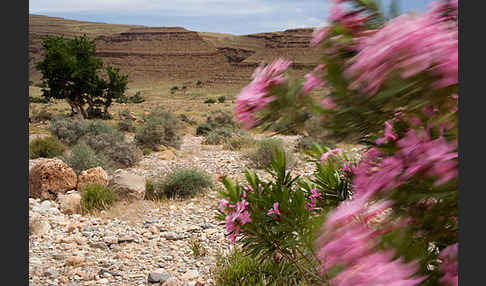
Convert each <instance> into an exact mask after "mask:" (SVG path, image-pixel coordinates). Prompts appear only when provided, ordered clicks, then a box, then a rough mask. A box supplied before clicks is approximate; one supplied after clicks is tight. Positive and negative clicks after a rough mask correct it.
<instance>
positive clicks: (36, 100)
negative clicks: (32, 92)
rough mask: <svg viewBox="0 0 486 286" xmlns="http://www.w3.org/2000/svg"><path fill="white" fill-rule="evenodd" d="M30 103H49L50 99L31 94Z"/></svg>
mask: <svg viewBox="0 0 486 286" xmlns="http://www.w3.org/2000/svg"><path fill="white" fill-rule="evenodd" d="M29 102H30V103H49V102H50V100H49V98H47V97H33V96H29Z"/></svg>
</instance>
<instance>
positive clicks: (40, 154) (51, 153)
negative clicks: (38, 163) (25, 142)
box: [29, 136, 67, 159]
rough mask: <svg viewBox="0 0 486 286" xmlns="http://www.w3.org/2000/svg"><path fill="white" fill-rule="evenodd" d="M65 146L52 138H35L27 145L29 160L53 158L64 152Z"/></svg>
mask: <svg viewBox="0 0 486 286" xmlns="http://www.w3.org/2000/svg"><path fill="white" fill-rule="evenodd" d="M66 149H67V146H66V145H64V144H63V143H62V142H61V141H59V139H57V138H56V137H53V136H49V137H44V138H36V139H34V140H32V141H31V142H30V143H29V158H30V159H36V158H53V157H56V156H60V155H62V154H63V153H64V151H66Z"/></svg>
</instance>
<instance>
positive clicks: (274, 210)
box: [267, 202, 280, 216]
mask: <svg viewBox="0 0 486 286" xmlns="http://www.w3.org/2000/svg"><path fill="white" fill-rule="evenodd" d="M272 214H276V215H278V216H279V215H280V211H279V210H278V202H276V203H274V204H273V208H271V209H269V210H268V213H267V215H268V216H269V215H272Z"/></svg>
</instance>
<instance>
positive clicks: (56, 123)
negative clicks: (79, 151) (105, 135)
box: [49, 117, 87, 145]
mask: <svg viewBox="0 0 486 286" xmlns="http://www.w3.org/2000/svg"><path fill="white" fill-rule="evenodd" d="M86 126H87V121H86V120H73V119H71V118H60V117H59V118H54V119H53V120H51V122H50V124H49V131H50V132H51V134H53V135H54V136H56V137H57V138H58V139H59V140H61V141H62V142H63V143H65V144H68V145H73V144H76V142H78V140H79V138H81V137H82V136H83V135H84V134H85V133H86Z"/></svg>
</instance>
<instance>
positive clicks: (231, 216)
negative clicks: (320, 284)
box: [219, 199, 251, 243]
mask: <svg viewBox="0 0 486 286" xmlns="http://www.w3.org/2000/svg"><path fill="white" fill-rule="evenodd" d="M247 207H248V202H247V201H246V200H244V199H243V200H242V201H240V202H237V203H236V205H233V204H230V203H229V202H228V201H227V200H226V199H222V200H221V202H220V204H219V210H220V211H221V212H223V213H226V231H227V233H228V234H227V235H228V238H229V239H230V240H231V242H232V243H235V242H236V238H237V237H238V235H240V233H241V226H243V225H245V224H247V223H249V222H251V218H250V213H249V212H248V210H247V209H246V208H247Z"/></svg>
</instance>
